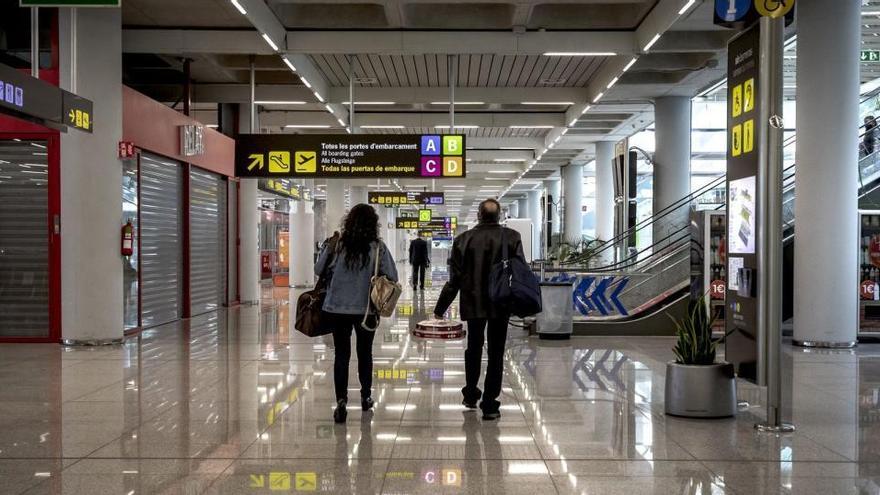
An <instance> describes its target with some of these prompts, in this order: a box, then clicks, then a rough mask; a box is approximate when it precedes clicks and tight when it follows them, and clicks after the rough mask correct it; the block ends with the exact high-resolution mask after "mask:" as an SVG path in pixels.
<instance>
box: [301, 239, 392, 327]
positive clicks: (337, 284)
mask: <svg viewBox="0 0 880 495" xmlns="http://www.w3.org/2000/svg"><path fill="white" fill-rule="evenodd" d="M376 246H380V250H379V251H380V253H381V258H380V259H379V275H385V276H386V277H388V278H389V279H390V280H393V281H394V282H397V267H396V266H395V265H394V258H392V257H391V253H390V252H389V250H388V247H387V246H385V243H384V242H382V241H378V242H373V243H372V244H371V245H370V261H369V262H368V263H367V264H366V265H364V266H363V267H359V268H355V269H351V268H349V267H348V264H347V263H346V262H345V248H343V247H342V244H341V243H340V244H339V252H338V253H336V256H335V258H334V259H333V262H332V263H331V264H330V267H329V271H328V273H331V274H332V277H333V278H332V279H331V280H330V287H328V288H327V298H326V299H325V300H324V308H323V309H324V311H327V312H328V313H337V314H344V315H362V314H364V313H365V312H366V309H367V298H368V297H369V292H370V279H371V278H372V277H373V269H374V268H375V266H376V265H375V263H376ZM329 251H330V250H329V249H328V247H327V246H326V245H325V246H324V248H323V249H321V254H320V255H319V256H318V262H317V263H316V264H315V274H316V275H317V276H320V275H321V272H323V271H324V267H325V266H326V265H327V262H328V261H329V260H330V257H331V254H332V253H330V252H329Z"/></svg>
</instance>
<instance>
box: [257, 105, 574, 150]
mask: <svg viewBox="0 0 880 495" xmlns="http://www.w3.org/2000/svg"><path fill="white" fill-rule="evenodd" d="M455 122H456V125H462V126H465V125H477V126H480V127H510V126H554V127H558V126H561V125H563V123H562V114H561V113H558V112H557V113H514V112H498V113H492V112H486V113H468V114H459V115H457V116H456V119H455ZM260 124H261V125H264V126H270V127H276V126H277V127H282V126H285V125H288V124H319V125H333V126H334V127H335V125H334V124H335V119H333V118H332V117H331V116H330V115H329V114H325V113H323V112H304V111H297V110H291V111H287V110H279V111H275V110H268V111H263V112H261V113H260ZM448 124H449V115H448V114H446V113H443V112H438V113H433V112H430V113H422V112H388V113H381V112H376V113H371V112H358V113H357V126H358V127H360V128H361V129H362V130H363V131H365V132H366V131H369V129H364V127H366V126H376V125H379V126H392V125H393V126H403V127H405V128H413V127H435V126H443V125H448ZM526 131H527V130H525V129H524V132H526ZM389 132H394V130H393V129H390V130H389ZM468 144H469V145H470V144H471V143H468Z"/></svg>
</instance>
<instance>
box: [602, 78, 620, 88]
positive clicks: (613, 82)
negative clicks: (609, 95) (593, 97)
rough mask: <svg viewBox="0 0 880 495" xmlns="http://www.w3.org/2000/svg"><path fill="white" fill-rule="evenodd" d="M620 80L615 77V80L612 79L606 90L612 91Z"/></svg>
mask: <svg viewBox="0 0 880 495" xmlns="http://www.w3.org/2000/svg"><path fill="white" fill-rule="evenodd" d="M619 79H620V77H615V78H614V79H612V80H611V82H609V83H608V85H607V86H605V89H611V88H612V87H613V86H614V85H615V84H617V81H618V80H619Z"/></svg>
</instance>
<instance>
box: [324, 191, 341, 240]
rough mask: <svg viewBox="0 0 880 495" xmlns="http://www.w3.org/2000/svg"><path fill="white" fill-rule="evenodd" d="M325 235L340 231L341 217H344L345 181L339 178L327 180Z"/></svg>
mask: <svg viewBox="0 0 880 495" xmlns="http://www.w3.org/2000/svg"><path fill="white" fill-rule="evenodd" d="M325 211H326V213H327V217H326V220H327V222H326V228H327V237H330V236H332V235H333V233H334V232H337V231H339V232H341V231H342V219H343V217H345V182H344V181H343V180H341V179H328V180H327V206H326V208H325Z"/></svg>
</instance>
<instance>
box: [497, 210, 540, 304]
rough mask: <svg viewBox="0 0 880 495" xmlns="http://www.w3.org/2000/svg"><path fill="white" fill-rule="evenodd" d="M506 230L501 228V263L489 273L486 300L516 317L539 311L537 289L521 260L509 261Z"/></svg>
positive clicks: (527, 267)
mask: <svg viewBox="0 0 880 495" xmlns="http://www.w3.org/2000/svg"><path fill="white" fill-rule="evenodd" d="M505 231H506V229H505V228H503V227H502V229H501V261H500V262H498V263H495V264H494V265H492V270H491V271H490V272H489V300H490V301H492V302H493V303H495V304H498V305H500V306H502V307H504V308H506V309H508V310H509V311H510V312H511V313H512V314H514V315H516V316H519V317H520V318H523V317H526V316H532V315H536V314H538V313H540V312H541V286H540V284H539V283H538V277H536V276H535V274H534V273H532V269H531V268H529V265H527V264H526V262H525V260H523V259H522V258H520V257H519V256H514V257H513V258H511V257H510V256H509V253H508V250H507V238H506V237H507V236H506V235H505Z"/></svg>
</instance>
